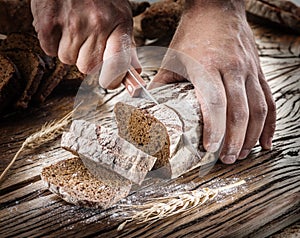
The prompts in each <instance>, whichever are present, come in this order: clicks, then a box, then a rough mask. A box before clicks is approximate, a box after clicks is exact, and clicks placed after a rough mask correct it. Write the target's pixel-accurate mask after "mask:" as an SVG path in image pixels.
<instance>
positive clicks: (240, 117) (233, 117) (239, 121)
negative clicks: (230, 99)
mask: <svg viewBox="0 0 300 238" xmlns="http://www.w3.org/2000/svg"><path fill="white" fill-rule="evenodd" d="M248 118H249V113H248V111H247V110H245V109H239V110H234V111H232V112H231V113H230V115H229V122H230V123H231V124H232V125H243V124H246V123H247V122H248Z"/></svg>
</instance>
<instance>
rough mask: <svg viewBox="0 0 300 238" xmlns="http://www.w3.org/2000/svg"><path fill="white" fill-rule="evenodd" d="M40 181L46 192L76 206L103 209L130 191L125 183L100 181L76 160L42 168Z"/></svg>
mask: <svg viewBox="0 0 300 238" xmlns="http://www.w3.org/2000/svg"><path fill="white" fill-rule="evenodd" d="M41 178H42V180H43V181H44V183H45V184H46V186H47V188H48V189H49V190H50V191H51V192H53V193H54V194H57V195H58V196H59V197H61V198H62V199H64V200H65V201H67V202H68V203H72V204H75V205H78V206H84V207H93V208H99V209H106V208H108V207H110V206H112V205H113V204H115V203H116V202H118V201H119V200H121V199H122V198H124V197H126V196H127V195H128V194H129V192H130V189H131V183H130V182H129V181H128V180H122V181H120V180H109V181H104V180H99V179H97V178H95V177H94V176H93V175H92V174H91V173H90V172H89V171H88V170H87V168H86V167H85V166H84V165H83V163H82V161H81V159H79V158H78V157H74V158H70V159H67V160H63V161H60V162H58V163H56V164H53V165H50V166H48V167H45V168H43V170H42V172H41Z"/></svg>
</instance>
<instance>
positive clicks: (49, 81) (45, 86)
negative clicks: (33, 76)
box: [33, 58, 70, 103]
mask: <svg viewBox="0 0 300 238" xmlns="http://www.w3.org/2000/svg"><path fill="white" fill-rule="evenodd" d="M69 68H70V66H69V65H66V64H63V63H62V62H60V61H59V59H58V58H56V67H55V69H54V70H53V71H52V72H51V73H48V74H46V75H45V77H43V79H42V80H41V83H40V86H39V88H38V90H37V92H36V93H35V95H34V98H33V99H34V101H35V102H37V103H43V102H44V101H45V100H46V98H47V97H48V96H49V95H50V94H51V92H52V91H53V90H54V88H55V87H56V86H57V85H58V84H59V83H60V82H61V81H62V80H63V78H64V76H65V75H66V74H67V73H68V70H69Z"/></svg>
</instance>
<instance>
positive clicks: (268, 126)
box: [259, 72, 276, 150]
mask: <svg viewBox="0 0 300 238" xmlns="http://www.w3.org/2000/svg"><path fill="white" fill-rule="evenodd" d="M259 79H260V85H261V87H262V90H263V92H264V95H265V99H266V103H267V106H268V113H267V117H266V120H265V124H264V128H263V131H262V134H261V137H260V139H259V141H260V144H261V146H262V148H263V149H266V150H269V149H271V148H272V138H273V136H274V132H275V128H276V105H275V101H274V99H273V96H272V92H271V89H270V87H269V85H268V83H267V81H266V79H265V77H264V75H263V73H262V72H261V73H260V75H259Z"/></svg>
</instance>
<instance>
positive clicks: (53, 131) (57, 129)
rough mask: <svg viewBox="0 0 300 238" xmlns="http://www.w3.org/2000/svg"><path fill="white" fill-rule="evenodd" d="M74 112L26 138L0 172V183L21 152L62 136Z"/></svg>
mask: <svg viewBox="0 0 300 238" xmlns="http://www.w3.org/2000/svg"><path fill="white" fill-rule="evenodd" d="M75 110H76V108H75V109H74V110H72V111H71V112H69V113H68V114H67V115H65V116H64V117H63V118H61V119H60V120H57V121H52V122H50V123H46V124H45V125H43V126H42V128H41V129H40V130H39V131H37V132H36V133H34V134H32V135H30V136H29V137H27V138H26V140H25V141H24V142H23V144H22V145H21V147H20V149H19V150H18V151H17V153H16V154H15V156H14V157H13V159H12V160H11V162H10V163H9V165H8V166H7V167H6V168H5V170H4V171H3V172H2V174H1V176H0V183H1V182H2V180H3V179H4V177H5V175H6V174H7V172H8V171H9V169H10V168H11V166H12V165H13V164H14V163H15V161H16V160H17V158H18V157H19V155H20V154H21V152H23V151H24V150H26V149H35V148H37V147H39V146H41V145H42V144H45V143H47V142H49V141H51V140H53V139H55V138H56V137H58V136H59V135H61V134H62V132H63V131H64V128H65V127H66V126H67V125H68V124H69V123H70V121H71V119H72V114H73V112H74V111H75Z"/></svg>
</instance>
